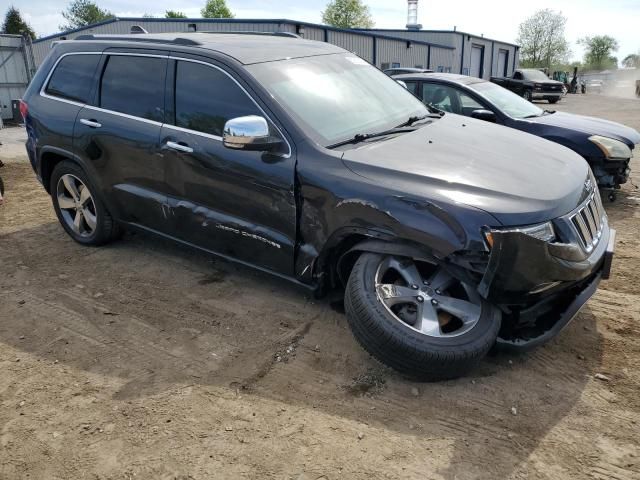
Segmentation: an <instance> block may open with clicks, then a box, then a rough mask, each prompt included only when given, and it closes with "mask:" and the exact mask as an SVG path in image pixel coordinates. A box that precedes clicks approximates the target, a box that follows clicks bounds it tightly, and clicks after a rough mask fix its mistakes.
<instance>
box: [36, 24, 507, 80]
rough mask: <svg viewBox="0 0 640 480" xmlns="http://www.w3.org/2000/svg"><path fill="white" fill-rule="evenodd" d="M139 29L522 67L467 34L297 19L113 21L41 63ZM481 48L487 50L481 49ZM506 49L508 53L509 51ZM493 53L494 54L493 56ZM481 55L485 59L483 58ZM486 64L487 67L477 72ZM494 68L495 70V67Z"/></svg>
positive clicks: (39, 47)
mask: <svg viewBox="0 0 640 480" xmlns="http://www.w3.org/2000/svg"><path fill="white" fill-rule="evenodd" d="M134 25H139V26H141V27H142V28H144V29H145V30H147V31H148V32H150V33H161V32H194V31H195V32H206V31H209V32H211V31H214V32H230V31H255V32H290V33H295V34H297V35H299V36H301V37H303V38H306V39H310V40H318V41H324V42H329V43H333V44H335V45H338V46H340V47H342V48H345V49H346V50H349V51H351V52H354V53H356V54H357V55H359V56H360V57H362V58H364V59H365V60H367V61H368V62H370V63H371V64H373V65H375V66H376V67H378V68H386V67H387V66H389V67H392V66H402V67H416V66H417V67H423V68H431V69H433V70H439V71H443V72H454V73H466V74H473V73H474V72H475V73H481V75H478V76H482V77H485V78H488V77H489V75H490V74H491V73H493V74H500V75H502V73H503V70H504V68H503V69H502V70H500V67H499V65H501V63H500V62H501V61H502V60H501V59H503V58H506V60H505V61H502V62H503V63H502V65H503V66H506V68H507V72H508V73H510V72H511V71H512V70H513V68H514V64H517V47H516V46H515V45H511V44H508V43H505V42H497V41H494V40H490V39H486V38H482V37H478V36H473V35H469V34H463V33H462V32H433V31H428V30H375V29H372V30H345V29H340V28H334V27H330V26H327V25H319V24H314V23H308V22H298V21H295V20H286V19H282V20H262V19H258V20H244V19H207V18H197V19H186V18H179V19H178V18H176V19H174V18H171V19H165V18H113V19H110V20H107V21H104V22H101V23H96V24H93V25H89V26H87V27H84V28H79V29H76V30H70V31H67V32H62V33H59V34H55V35H50V36H48V37H43V38H40V39H38V40H36V41H35V42H34V43H33V52H34V56H35V60H36V64H40V63H41V62H42V60H43V59H44V57H45V56H46V55H47V53H48V51H49V49H50V48H51V44H52V43H53V42H54V41H57V40H68V39H69V40H70V39H73V38H76V37H78V36H80V35H85V34H89V33H93V34H128V33H129V32H130V31H131V27H132V26H134ZM480 47H481V48H480ZM503 51H504V53H503ZM492 52H493V53H492ZM478 55H479V58H478ZM478 60H480V61H481V63H482V67H481V68H480V69H479V70H478V69H477V68H472V65H471V63H472V62H473V61H476V62H477V61H478ZM490 66H493V68H490Z"/></svg>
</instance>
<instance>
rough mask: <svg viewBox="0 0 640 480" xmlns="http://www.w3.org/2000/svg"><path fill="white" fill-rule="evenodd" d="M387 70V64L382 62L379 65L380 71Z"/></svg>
mask: <svg viewBox="0 0 640 480" xmlns="http://www.w3.org/2000/svg"><path fill="white" fill-rule="evenodd" d="M388 68H389V62H382V63H381V64H380V69H381V70H387V69H388Z"/></svg>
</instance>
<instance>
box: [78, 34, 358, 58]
mask: <svg viewBox="0 0 640 480" xmlns="http://www.w3.org/2000/svg"><path fill="white" fill-rule="evenodd" d="M84 41H100V42H102V41H125V42H127V41H130V42H135V43H152V44H154V45H157V44H170V45H182V46H191V47H194V48H202V49H206V50H212V51H216V52H220V53H223V54H225V55H228V56H230V57H233V58H235V59H236V60H238V61H239V62H240V63H243V64H245V65H248V64H252V63H262V62H275V61H278V60H285V59H288V58H299V57H312V56H317V55H330V54H336V53H346V50H344V49H342V48H340V47H337V46H335V45H332V44H330V43H324V42H314V41H312V40H303V39H301V38H293V37H286V36H279V35H264V34H246V33H224V32H220V33H206V32H200V33H186V32H184V33H183V32H181V33H138V34H129V35H86V36H82V37H80V38H78V39H76V40H70V42H84Z"/></svg>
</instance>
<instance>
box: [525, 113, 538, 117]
mask: <svg viewBox="0 0 640 480" xmlns="http://www.w3.org/2000/svg"><path fill="white" fill-rule="evenodd" d="M541 116H542V114H537V113H534V114H532V115H526V116H524V117H522V118H538V117H541Z"/></svg>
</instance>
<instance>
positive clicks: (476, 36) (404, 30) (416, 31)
mask: <svg viewBox="0 0 640 480" xmlns="http://www.w3.org/2000/svg"><path fill="white" fill-rule="evenodd" d="M355 30H356V31H363V32H386V33H389V34H393V33H400V32H402V33H406V32H411V33H413V32H415V33H455V34H459V35H468V36H470V37H475V38H480V39H482V40H487V41H489V42H496V43H502V44H503V45H511V46H512V47H517V48H520V45H517V44H515V43H510V42H504V41H502V40H496V39H494V38H489V37H485V36H482V35H476V34H474V33H468V32H462V31H460V30H422V29H420V30H409V29H402V28H362V29H358V28H356V29H355Z"/></svg>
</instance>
